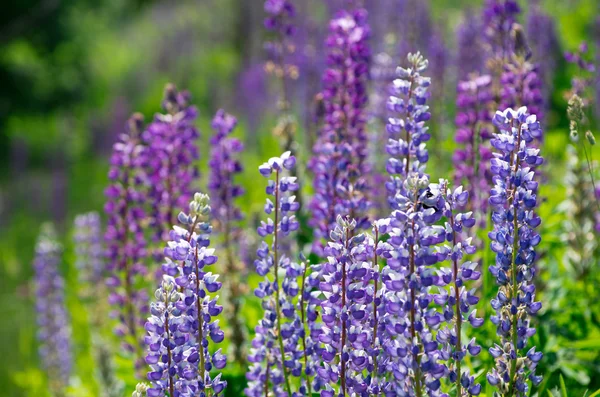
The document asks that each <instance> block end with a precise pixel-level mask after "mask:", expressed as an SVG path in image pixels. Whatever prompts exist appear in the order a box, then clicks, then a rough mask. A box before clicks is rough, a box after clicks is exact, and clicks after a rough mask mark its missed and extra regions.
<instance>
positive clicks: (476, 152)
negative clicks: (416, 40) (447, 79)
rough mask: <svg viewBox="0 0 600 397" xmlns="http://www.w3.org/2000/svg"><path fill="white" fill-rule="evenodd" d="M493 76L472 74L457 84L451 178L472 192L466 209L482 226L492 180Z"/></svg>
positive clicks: (485, 216)
mask: <svg viewBox="0 0 600 397" xmlns="http://www.w3.org/2000/svg"><path fill="white" fill-rule="evenodd" d="M491 83H492V79H491V77H490V76H489V75H483V76H478V75H472V76H471V78H470V79H469V80H467V81H461V82H459V83H458V87H457V97H456V107H457V114H456V118H455V124H456V128H457V130H456V134H455V138H454V139H455V141H456V143H457V144H458V147H457V148H456V150H455V152H454V155H453V157H452V160H453V162H454V167H455V171H454V180H455V183H456V184H457V185H461V184H464V186H467V191H469V192H471V200H470V201H469V203H468V205H469V209H470V210H472V211H474V212H475V213H476V214H477V218H478V219H479V222H480V224H481V226H485V222H486V218H488V215H487V209H488V203H487V196H488V194H489V190H490V185H491V183H492V175H491V172H490V167H489V163H490V160H491V158H492V151H491V148H490V144H489V140H490V138H491V137H492V124H491V121H492V112H493V111H492V110H491V106H492V105H493V97H492V93H491Z"/></svg>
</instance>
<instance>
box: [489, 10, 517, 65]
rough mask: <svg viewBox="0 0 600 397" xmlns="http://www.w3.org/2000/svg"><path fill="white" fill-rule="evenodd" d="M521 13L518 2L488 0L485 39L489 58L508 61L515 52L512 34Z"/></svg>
mask: <svg viewBox="0 0 600 397" xmlns="http://www.w3.org/2000/svg"><path fill="white" fill-rule="evenodd" d="M520 12H521V8H520V7H519V5H518V3H517V1H516V0H487V1H486V3H485V6H484V8H483V15H482V19H483V38H484V43H485V49H486V50H487V52H488V57H490V56H491V57H495V58H499V59H508V58H509V57H510V56H511V54H512V53H513V52H514V42H513V40H512V38H511V32H512V29H513V26H514V24H515V23H516V18H517V15H518V14H519V13H520Z"/></svg>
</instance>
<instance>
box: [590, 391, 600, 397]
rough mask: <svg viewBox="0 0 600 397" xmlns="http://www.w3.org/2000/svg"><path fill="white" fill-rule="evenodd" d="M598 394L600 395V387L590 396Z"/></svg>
mask: <svg viewBox="0 0 600 397" xmlns="http://www.w3.org/2000/svg"><path fill="white" fill-rule="evenodd" d="M598 396H600V389H598V390H596V391H595V392H593V393H592V394H591V395H590V396H589V397H598Z"/></svg>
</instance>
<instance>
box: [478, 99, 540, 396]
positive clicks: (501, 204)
mask: <svg viewBox="0 0 600 397" xmlns="http://www.w3.org/2000/svg"><path fill="white" fill-rule="evenodd" d="M493 122H494V125H495V126H496V127H498V129H499V133H498V134H497V135H496V136H495V137H494V139H492V146H493V147H494V148H495V149H496V150H497V152H496V153H494V159H493V160H492V173H493V174H494V184H495V185H494V187H493V188H492V190H491V195H490V205H491V206H492V209H493V212H492V221H493V223H494V228H493V230H492V231H491V232H490V233H489V237H490V239H491V249H492V251H494V252H495V253H496V262H495V265H493V266H490V272H491V273H492V275H493V276H494V277H495V278H496V282H497V284H498V285H499V289H498V294H497V295H496V297H495V298H494V299H492V307H493V308H494V309H495V310H496V315H494V316H492V317H491V320H492V322H493V323H494V324H495V325H496V327H497V328H496V329H497V334H498V336H499V337H500V341H499V344H497V345H495V346H494V347H492V348H490V353H491V354H492V356H493V357H494V359H495V361H496V367H495V368H493V369H492V370H491V371H490V372H489V373H488V374H487V379H488V382H489V383H490V384H491V385H493V386H496V387H497V388H498V390H499V391H500V393H501V394H508V395H516V396H526V395H528V390H529V386H528V382H527V379H529V380H531V382H532V383H533V384H534V385H537V384H539V383H540V382H541V380H542V378H541V376H536V375H535V369H536V366H537V363H538V361H539V360H540V359H541V357H542V353H540V352H536V351H535V347H533V348H531V349H530V350H528V351H527V353H525V350H526V348H527V341H528V339H529V338H530V337H531V336H532V335H533V334H535V328H533V327H531V324H530V317H531V316H533V315H535V314H536V313H537V312H538V311H539V310H540V308H541V303H540V302H536V301H535V284H534V283H533V280H534V278H535V272H536V269H535V266H534V261H535V258H536V252H535V247H536V246H537V245H538V244H539V243H540V240H541V238H540V235H539V234H538V233H537V232H536V231H535V228H536V227H537V226H539V224H540V222H541V220H540V217H539V216H538V215H537V214H536V213H535V207H536V205H537V201H536V200H537V188H538V184H537V182H536V181H535V171H534V170H535V168H536V167H538V166H539V165H540V164H542V162H543V159H542V157H540V156H539V149H536V148H534V147H532V145H531V143H532V142H533V141H534V140H535V139H539V137H540V136H541V134H542V132H541V130H540V123H539V122H538V121H537V118H536V116H535V115H530V114H529V113H528V111H527V108H525V107H522V108H519V109H518V110H516V111H515V110H513V109H506V110H505V111H504V112H496V115H495V116H494V119H493ZM518 362H519V364H518Z"/></svg>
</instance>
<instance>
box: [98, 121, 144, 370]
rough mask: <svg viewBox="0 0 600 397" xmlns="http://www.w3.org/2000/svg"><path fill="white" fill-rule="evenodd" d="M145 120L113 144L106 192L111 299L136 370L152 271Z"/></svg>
mask: <svg viewBox="0 0 600 397" xmlns="http://www.w3.org/2000/svg"><path fill="white" fill-rule="evenodd" d="M142 124H143V119H142V116H141V115H139V114H136V115H134V116H133V117H132V118H131V119H130V120H129V124H128V131H127V133H125V134H123V135H122V136H121V137H120V139H119V142H117V143H116V144H115V145H114V147H113V154H112V157H111V167H110V170H109V172H108V178H109V180H110V183H111V184H110V186H109V187H108V188H107V189H106V191H105V194H106V197H107V203H106V205H105V207H104V210H105V211H106V213H107V215H108V222H107V225H106V233H105V235H104V239H105V241H106V248H107V258H106V260H107V264H106V266H107V271H108V273H109V276H108V278H107V281H106V283H107V285H108V287H109V288H110V289H111V294H110V296H109V303H110V304H111V305H113V306H114V310H113V312H112V313H111V314H112V317H115V318H117V319H118V320H119V325H118V326H117V328H116V329H115V333H116V334H117V336H119V337H122V338H123V346H124V348H125V350H126V351H129V352H132V353H134V355H135V357H136V361H135V366H136V368H140V366H141V365H142V362H141V358H142V335H141V334H142V332H141V331H140V328H141V327H142V326H143V325H144V322H143V318H144V316H145V314H146V313H147V311H148V306H147V302H148V296H147V293H146V291H145V290H144V289H139V288H137V285H138V284H139V283H140V282H141V281H140V280H141V279H142V278H143V276H144V275H145V274H146V273H147V270H146V266H145V263H144V261H145V259H146V257H147V253H146V238H145V235H144V230H143V223H144V221H145V220H146V213H145V211H144V203H145V202H146V194H147V192H146V189H145V186H144V185H143V181H144V179H145V173H144V164H145V158H144V156H145V149H144V147H143V146H142V145H141V143H140V133H141V131H142Z"/></svg>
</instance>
